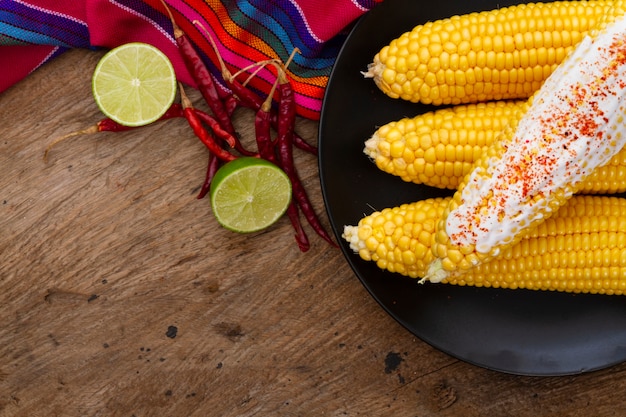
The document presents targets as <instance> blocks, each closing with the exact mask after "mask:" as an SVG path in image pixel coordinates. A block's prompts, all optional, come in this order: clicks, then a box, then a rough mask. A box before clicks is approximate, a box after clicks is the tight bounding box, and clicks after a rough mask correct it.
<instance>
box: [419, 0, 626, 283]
mask: <svg viewBox="0 0 626 417" xmlns="http://www.w3.org/2000/svg"><path fill="white" fill-rule="evenodd" d="M616 4H621V2H616ZM620 7H621V6H620ZM607 16H609V17H610V16H612V15H611V13H608V14H607ZM607 19H608V20H607V24H603V26H602V27H600V28H599V30H598V31H596V32H597V33H593V34H592V35H591V36H587V37H586V38H585V39H584V40H583V41H582V42H581V43H580V44H579V46H578V47H577V48H576V49H575V50H574V51H573V53H572V54H571V55H570V56H569V57H568V58H567V59H566V60H565V61H564V62H563V63H562V64H561V65H559V67H558V68H557V70H556V71H555V72H554V73H552V75H551V76H550V78H548V79H547V80H546V82H545V83H544V84H543V86H542V87H541V89H540V90H539V91H538V92H537V93H536V94H535V95H534V96H533V97H532V98H531V99H530V100H529V102H528V104H529V109H528V111H526V112H525V113H524V114H523V116H522V117H521V118H520V119H519V120H514V121H512V122H511V124H510V125H509V127H507V128H506V129H505V131H504V133H503V134H502V135H501V136H499V137H498V140H496V141H495V142H494V143H493V145H492V146H490V147H489V149H488V150H487V151H486V152H485V153H484V154H483V155H482V156H481V157H480V158H479V159H478V161H477V162H476V164H475V165H474V168H473V169H472V171H471V172H470V173H469V174H468V175H467V176H466V178H465V180H464V181H463V182H462V183H461V184H460V185H459V189H458V190H457V192H456V193H455V195H454V198H453V199H452V201H451V202H450V204H449V206H448V208H447V209H446V211H445V212H444V214H443V215H442V216H441V218H440V220H439V222H438V225H437V232H436V234H435V242H434V244H433V248H432V250H433V254H434V255H435V260H434V261H433V262H432V263H431V264H430V266H429V269H428V271H427V273H426V276H425V277H424V279H425V280H430V281H434V282H438V281H441V280H443V279H445V278H446V277H447V276H449V275H450V273H452V272H454V271H459V270H468V269H470V268H473V267H476V266H477V265H479V264H480V263H482V262H485V261H487V260H488V259H490V258H492V257H494V256H498V255H499V254H500V253H501V252H502V251H503V250H504V249H506V248H507V247H509V246H510V245H512V244H514V243H515V242H517V241H519V240H520V239H521V238H522V237H523V236H524V234H525V233H528V232H529V231H530V230H532V228H533V227H536V226H537V225H538V224H540V223H541V222H543V221H545V219H546V218H548V217H550V216H551V215H553V214H554V213H555V212H556V211H557V210H558V208H559V207H560V206H562V205H563V204H564V203H565V202H566V201H567V200H568V199H569V198H570V197H571V196H572V195H573V194H574V192H576V189H577V187H578V186H579V184H580V182H581V181H583V180H585V179H586V178H587V177H588V176H589V175H590V174H591V172H593V170H594V169H595V168H596V167H598V166H602V165H603V164H605V163H607V162H608V160H609V159H610V158H612V157H613V156H614V155H615V154H617V152H619V150H621V149H622V148H623V147H624V144H625V142H626V135H624V134H623V132H622V130H623V129H624V127H625V126H624V116H623V115H624V113H625V111H626V18H624V16H623V15H622V16H620V17H619V18H618V19H617V20H615V21H614V22H610V18H607Z"/></svg>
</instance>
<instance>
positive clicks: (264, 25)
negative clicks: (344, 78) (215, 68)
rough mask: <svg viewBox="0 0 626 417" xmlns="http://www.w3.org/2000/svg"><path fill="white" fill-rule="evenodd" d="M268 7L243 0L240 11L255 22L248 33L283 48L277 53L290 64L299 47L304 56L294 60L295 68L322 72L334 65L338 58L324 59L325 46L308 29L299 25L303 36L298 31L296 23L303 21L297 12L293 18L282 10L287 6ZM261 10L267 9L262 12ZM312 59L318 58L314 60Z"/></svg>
mask: <svg viewBox="0 0 626 417" xmlns="http://www.w3.org/2000/svg"><path fill="white" fill-rule="evenodd" d="M270 1H271V0H270ZM267 3H268V1H267V0H242V1H239V2H238V5H239V10H240V11H241V12H242V13H243V14H244V15H245V16H246V17H247V18H248V19H250V20H252V22H254V25H252V24H251V25H247V26H246V29H247V30H249V31H250V32H251V33H253V34H254V35H256V36H258V37H259V38H262V39H264V40H265V41H266V42H268V44H269V45H270V46H271V47H272V48H273V49H275V50H276V49H277V48H278V46H282V48H283V50H282V51H278V50H277V51H276V52H277V53H278V55H279V56H280V57H281V59H283V60H286V59H287V57H288V56H289V54H291V52H292V51H293V50H294V48H296V47H297V48H298V49H299V50H300V54H297V55H296V56H295V57H294V60H293V64H295V65H298V66H302V67H306V68H308V69H313V70H316V69H317V70H320V69H324V68H326V67H328V66H329V65H332V64H333V62H334V57H333V58H325V57H324V56H320V54H319V52H320V51H321V50H323V48H322V45H321V44H320V43H319V42H317V41H316V40H315V39H314V38H313V37H312V36H311V35H310V34H309V33H308V31H307V30H306V28H304V25H297V26H300V27H302V28H303V30H302V31H301V32H298V31H297V30H295V29H294V28H295V27H297V26H296V25H295V23H294V20H300V15H299V13H298V11H297V10H295V9H293V10H292V11H291V12H292V14H291V15H290V14H289V11H288V10H285V9H284V8H281V7H279V6H283V5H284V4H280V5H278V4H277V7H269V8H268V7H267ZM261 7H264V8H265V9H261ZM268 12H269V13H271V14H268ZM234 20H236V19H234ZM268 32H269V33H268ZM268 35H270V36H273V37H274V39H276V41H274V42H272V41H271V39H269V38H268ZM309 57H315V58H314V59H310V58H309Z"/></svg>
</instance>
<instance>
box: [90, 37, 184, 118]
mask: <svg viewBox="0 0 626 417" xmlns="http://www.w3.org/2000/svg"><path fill="white" fill-rule="evenodd" d="M92 90H93V95H94V99H95V100H96V103H97V104H98V107H100V110H102V112H103V113H104V114H105V115H106V116H107V117H109V118H111V119H113V120H114V121H116V122H118V123H119V124H122V125H125V126H143V125H147V124H149V123H152V122H154V121H155V120H157V119H158V118H160V117H161V116H163V114H164V113H165V112H166V111H167V109H168V108H169V107H170V106H171V105H172V103H173V102H174V98H175V97H176V75H175V73H174V67H173V66H172V63H171V62H170V60H169V59H168V58H167V56H166V55H165V54H164V53H163V52H161V51H160V50H159V49H158V48H156V47H154V46H152V45H149V44H146V43H141V42H132V43H127V44H124V45H121V46H118V47H117V48H114V49H112V50H110V51H109V52H108V53H107V54H106V55H104V56H103V57H102V59H100V61H99V62H98V65H96V69H95V71H94V74H93V79H92Z"/></svg>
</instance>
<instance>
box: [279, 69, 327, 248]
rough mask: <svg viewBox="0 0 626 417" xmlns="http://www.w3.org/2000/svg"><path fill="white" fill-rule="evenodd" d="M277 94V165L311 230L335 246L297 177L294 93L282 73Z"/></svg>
mask: <svg viewBox="0 0 626 417" xmlns="http://www.w3.org/2000/svg"><path fill="white" fill-rule="evenodd" d="M278 94H279V102H278V127H277V139H276V150H277V154H278V161H279V165H280V167H281V168H282V169H283V170H284V171H285V173H286V174H287V176H288V177H289V179H291V186H292V190H293V194H294V199H295V201H296V202H297V204H298V206H299V207H300V209H301V210H302V214H304V216H305V218H306V219H307V221H308V222H309V224H310V225H311V227H312V228H313V230H315V232H316V233H317V234H318V235H319V236H320V237H322V239H324V240H325V241H327V242H328V243H330V244H331V245H333V246H337V244H336V243H335V242H334V241H333V239H332V238H331V237H330V235H329V234H328V233H327V232H326V230H325V229H324V226H323V225H322V223H321V222H320V220H319V218H318V217H317V214H316V213H315V209H314V208H313V205H312V204H311V201H310V199H309V196H308V195H307V192H306V190H305V189H304V186H303V185H302V182H301V181H300V178H299V177H298V172H297V170H296V167H295V163H294V159H293V151H292V149H293V148H292V145H293V143H292V142H293V132H294V127H295V121H296V109H295V101H294V93H293V89H292V88H291V83H290V82H289V79H288V78H287V77H285V76H284V72H282V71H281V72H280V73H279V76H278Z"/></svg>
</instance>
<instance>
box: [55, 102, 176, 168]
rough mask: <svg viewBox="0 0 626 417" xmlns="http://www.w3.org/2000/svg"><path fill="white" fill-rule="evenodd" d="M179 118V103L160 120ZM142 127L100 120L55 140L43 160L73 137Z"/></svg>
mask: <svg viewBox="0 0 626 417" xmlns="http://www.w3.org/2000/svg"><path fill="white" fill-rule="evenodd" d="M177 117H183V108H182V106H181V105H180V104H179V103H174V104H172V105H171V106H170V108H169V109H167V111H166V112H165V113H164V114H163V116H161V117H160V118H159V121H161V120H168V119H175V118H177ZM139 127H142V126H125V125H121V124H119V123H117V122H116V121H114V120H112V119H109V118H108V117H107V118H105V119H102V120H100V121H99V122H98V123H96V124H95V125H92V126H89V127H88V128H86V129H81V130H78V131H76V132H72V133H68V134H67V135H63V136H61V137H59V138H57V139H55V140H53V141H52V142H51V143H50V144H49V145H48V146H47V147H46V150H45V151H44V154H43V159H44V161H47V160H48V154H49V153H50V150H51V149H52V148H53V147H54V146H56V145H58V144H59V143H60V142H63V141H65V140H66V139H69V138H71V137H72V136H78V135H87V134H91V133H99V132H125V131H127V130H132V129H137V128H139Z"/></svg>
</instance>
